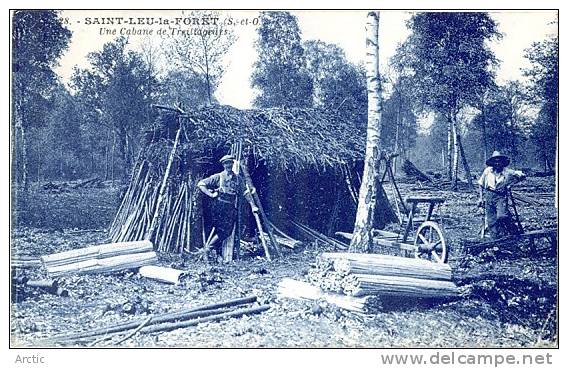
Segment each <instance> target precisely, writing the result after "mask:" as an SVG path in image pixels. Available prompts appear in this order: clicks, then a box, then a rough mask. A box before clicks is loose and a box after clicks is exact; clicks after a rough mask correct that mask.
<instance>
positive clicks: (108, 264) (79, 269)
mask: <svg viewBox="0 0 568 368" xmlns="http://www.w3.org/2000/svg"><path fill="white" fill-rule="evenodd" d="M157 261H158V257H157V255H156V253H155V252H154V251H153V245H152V243H151V242H150V241H148V240H143V241H134V242H122V243H109V244H101V245H94V246H89V247H86V248H79V249H73V250H69V251H65V252H60V253H54V254H50V255H46V256H42V257H41V262H42V263H43V265H44V267H45V268H46V270H47V273H48V274H49V276H51V277H57V276H62V275H67V274H88V273H111V272H117V271H122V270H127V269H132V268H138V267H141V266H145V265H150V264H153V263H156V262H157Z"/></svg>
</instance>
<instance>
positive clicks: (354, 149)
mask: <svg viewBox="0 0 568 368" xmlns="http://www.w3.org/2000/svg"><path fill="white" fill-rule="evenodd" d="M175 117H176V115H175V114H174V113H162V114H161V120H160V121H159V122H158V123H157V124H156V126H154V131H153V132H154V138H153V140H154V141H157V140H156V137H160V138H163V137H164V136H165V135H167V136H169V137H170V138H171V137H172V136H173V134H175V133H174V130H175V129H177V123H176V121H177V120H176V119H175ZM184 119H186V121H185V123H186V124H187V125H186V127H187V129H186V135H185V136H186V138H187V140H188V143H189V147H188V148H189V150H190V151H191V152H192V153H198V154H199V153H202V152H204V151H205V150H207V149H211V148H215V147H223V146H227V145H229V144H231V143H233V142H235V141H237V140H239V139H241V140H242V142H243V144H244V145H245V146H249V147H251V149H252V152H253V153H254V155H255V156H256V157H257V159H263V160H265V161H267V162H268V163H269V164H272V165H276V166H278V167H281V168H285V169H298V168H302V167H307V166H319V167H321V166H323V167H329V166H335V165H336V164H337V163H342V162H353V161H356V160H362V159H363V157H364V150H365V133H364V132H363V131H362V130H361V129H358V128H356V127H355V122H346V121H340V120H339V119H338V117H337V116H336V115H333V114H331V113H328V112H325V111H323V110H320V109H280V108H270V109H256V110H239V109H236V108H233V107H229V106H214V107H205V108H200V109H196V110H190V111H187V112H186V114H185V115H184ZM165 127H169V128H168V129H167V133H166V131H165V130H164V128H165ZM156 129H158V131H156ZM156 133H157V134H156ZM172 133H173V134H172Z"/></svg>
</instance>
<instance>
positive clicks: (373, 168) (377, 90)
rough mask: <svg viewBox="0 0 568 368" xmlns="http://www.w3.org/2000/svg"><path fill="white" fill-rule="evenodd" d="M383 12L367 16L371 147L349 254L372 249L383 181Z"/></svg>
mask: <svg viewBox="0 0 568 368" xmlns="http://www.w3.org/2000/svg"><path fill="white" fill-rule="evenodd" d="M379 16H380V15H379V12H369V13H368V14H367V25H366V32H367V35H366V48H367V60H366V65H367V76H366V77H367V93H368V107H367V144H366V148H365V167H364V169H363V178H362V182H361V188H360V190H359V201H358V204H357V216H356V218H355V226H354V230H353V239H351V244H350V246H349V250H350V251H352V252H367V251H368V250H369V249H370V248H371V242H372V234H371V229H372V225H373V218H374V211H375V207H376V204H377V196H376V187H375V186H376V184H377V182H378V181H379V179H378V176H379V172H378V167H379V142H380V137H381V136H380V134H381V85H380V75H379Z"/></svg>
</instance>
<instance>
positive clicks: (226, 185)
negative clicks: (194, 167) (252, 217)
mask: <svg viewBox="0 0 568 368" xmlns="http://www.w3.org/2000/svg"><path fill="white" fill-rule="evenodd" d="M234 161H235V158H234V157H233V156H232V155H225V156H223V157H221V159H220V160H219V162H220V163H221V164H222V165H223V169H224V170H223V171H222V172H220V173H217V174H213V175H211V176H210V177H208V178H205V179H202V180H200V181H199V182H198V183H197V187H198V188H199V189H200V190H201V191H202V192H203V193H204V194H205V195H207V196H209V197H210V198H213V199H214V202H213V206H212V209H211V210H212V222H213V226H214V227H215V234H214V235H213V237H212V238H211V239H210V240H209V242H208V244H206V245H207V246H208V248H209V249H215V250H216V252H217V255H218V256H220V255H221V244H222V242H223V240H225V239H226V238H228V237H229V236H231V234H232V232H233V226H234V224H235V219H236V215H237V196H241V195H243V194H246V193H245V191H244V185H243V183H242V180H241V178H240V177H239V176H238V175H237V174H235V173H234V172H233V163H234Z"/></svg>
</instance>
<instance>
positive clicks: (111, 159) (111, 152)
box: [110, 131, 116, 182]
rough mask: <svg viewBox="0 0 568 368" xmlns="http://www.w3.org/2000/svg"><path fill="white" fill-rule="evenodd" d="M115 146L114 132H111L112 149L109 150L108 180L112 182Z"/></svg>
mask: <svg viewBox="0 0 568 368" xmlns="http://www.w3.org/2000/svg"><path fill="white" fill-rule="evenodd" d="M115 147H116V133H115V132H114V131H113V132H112V149H111V151H110V180H112V181H113V182H114V150H115Z"/></svg>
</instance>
